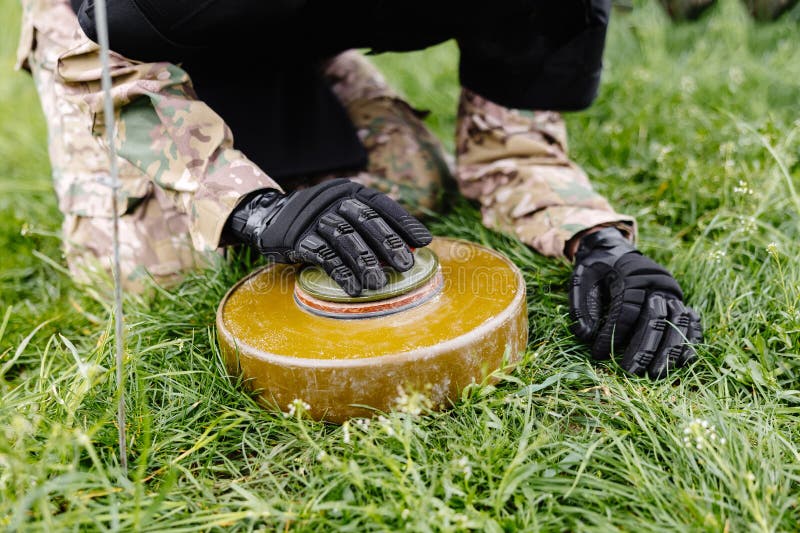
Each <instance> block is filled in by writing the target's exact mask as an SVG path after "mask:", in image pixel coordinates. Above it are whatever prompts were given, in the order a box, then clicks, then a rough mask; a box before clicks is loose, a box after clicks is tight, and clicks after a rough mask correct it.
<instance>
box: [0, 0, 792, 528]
mask: <svg viewBox="0 0 800 533" xmlns="http://www.w3.org/2000/svg"><path fill="white" fill-rule="evenodd" d="M18 18H19V7H18V5H17V3H16V2H15V1H14V0H0V20H2V21H3V22H4V23H5V25H4V28H6V29H5V30H4V31H2V32H0V62H1V63H2V65H0V69H1V70H0V220H2V221H3V222H2V226H0V249H2V253H0V398H2V400H0V527H3V528H9V529H21V530H26V531H28V530H30V531H36V530H45V531H51V530H55V529H69V530H83V529H99V530H113V529H145V530H158V529H169V530H171V531H173V532H177V531H195V530H213V529H229V528H230V529H234V530H242V531H250V530H260V529H267V530H272V529H280V530H323V531H324V530H328V529H334V528H335V529H341V530H352V531H365V530H396V529H407V530H410V531H440V530H441V531H456V530H465V529H470V528H473V529H478V530H487V531H501V530H514V529H526V530H544V531H613V530H619V531H664V530H681V531H709V532H717V531H736V532H738V531H793V530H796V529H797V527H798V526H797V525H798V523H800V507H798V497H799V495H800V483H799V482H798V480H799V479H800V268H798V257H800V140H799V137H800V105H798V102H800V81H798V80H800V61H798V58H799V57H800V40H798V39H797V32H798V12H797V11H795V12H794V13H792V14H790V16H789V17H786V18H784V19H783V20H782V21H780V22H779V23H777V24H773V25H763V26H760V25H755V24H753V23H752V22H751V21H750V20H749V19H748V18H747V17H746V16H745V14H744V12H743V10H742V9H741V8H740V3H739V2H734V1H732V0H728V1H724V0H723V1H722V2H721V3H720V5H719V6H717V8H715V9H714V10H713V11H712V13H711V14H710V16H709V17H707V18H704V19H703V20H701V21H700V22H698V23H696V24H688V25H680V26H670V25H668V24H666V21H665V18H664V17H663V16H662V14H661V12H660V11H659V10H658V9H657V8H656V6H655V2H648V3H646V4H637V7H636V9H635V10H634V11H633V13H631V14H621V13H618V14H617V15H616V17H615V20H614V21H613V25H612V28H611V33H610V38H609V42H608V48H607V53H606V63H607V69H606V72H605V78H604V84H603V88H602V93H601V95H600V97H599V99H598V101H597V102H596V104H595V105H594V106H593V107H592V108H591V109H589V110H588V111H586V112H583V113H578V114H572V115H570V116H569V117H568V122H569V126H570V132H571V143H572V146H571V149H572V154H573V157H574V158H575V160H577V161H578V162H580V163H581V164H582V165H583V166H584V167H585V168H586V169H587V171H588V172H589V173H590V175H591V176H592V177H593V179H594V181H595V183H596V185H597V187H598V188H599V189H600V190H601V191H602V192H603V193H605V194H606V195H607V196H608V197H609V198H610V199H612V201H613V202H614V204H615V205H616V206H617V207H618V208H619V209H620V210H622V211H625V212H627V213H629V214H631V215H635V216H636V217H637V219H638V220H639V223H640V228H641V240H640V245H641V247H642V248H643V249H644V250H645V251H646V252H647V253H649V254H650V255H652V256H653V257H654V258H655V259H657V260H659V261H661V262H663V263H664V264H666V265H667V266H668V267H669V268H670V269H671V270H672V271H673V272H674V273H675V274H676V277H678V279H679V280H680V282H681V284H682V285H683V288H684V290H685V292H686V294H687V295H688V300H689V302H690V304H691V305H692V306H694V307H695V308H696V309H698V310H699V311H700V312H701V313H702V314H703V318H704V323H705V326H706V345H704V346H702V347H700V348H699V355H700V359H699V361H698V362H697V364H695V365H694V366H693V367H692V368H691V369H689V370H686V371H683V372H681V373H680V375H679V379H676V380H674V381H671V382H660V383H651V382H650V381H647V380H645V379H637V378H631V377H629V376H626V375H625V374H623V373H622V372H621V371H620V369H619V368H618V367H617V366H615V365H614V364H613V363H607V364H594V363H592V362H590V361H589V360H588V358H587V350H586V349H585V348H584V347H583V346H581V345H580V344H579V343H578V342H577V341H576V340H575V339H574V337H573V336H572V335H571V334H570V333H569V330H568V318H567V301H566V292H565V286H566V281H567V280H568V277H569V274H570V267H569V265H567V264H566V263H564V262H557V261H551V260H548V259H545V258H542V257H539V256H537V255H536V254H534V253H533V252H531V251H530V250H528V249H527V248H525V247H524V246H522V245H520V244H518V243H515V242H513V241H512V240H510V239H508V238H505V237H503V236H499V235H497V234H494V233H492V232H489V231H487V230H485V229H483V228H482V227H481V226H480V223H479V219H478V214H477V212H476V210H475V209H474V207H472V206H470V205H467V204H466V203H465V202H459V203H458V204H457V207H456V208H455V209H454V210H453V211H452V212H451V213H448V214H447V215H445V216H442V217H441V218H440V219H438V220H436V221H435V222H434V223H433V228H434V229H435V231H436V232H437V233H439V234H445V235H455V236H459V237H465V238H469V239H472V240H475V241H478V242H482V243H485V244H488V245H490V246H493V247H495V248H497V249H499V250H502V251H503V252H505V253H506V254H508V255H509V256H510V257H512V258H513V260H514V261H515V262H516V263H517V264H518V265H519V266H520V267H522V268H523V269H524V271H525V273H526V277H527V283H528V289H529V295H530V296H529V303H530V318H531V331H530V345H529V350H528V353H527V354H526V356H525V358H524V361H523V363H522V364H521V365H520V367H519V368H518V369H517V370H516V371H515V372H514V373H513V374H511V375H507V376H501V379H500V381H499V383H497V384H496V385H495V386H483V387H473V388H471V389H469V390H468V391H466V392H465V393H464V397H463V401H462V402H461V403H460V404H459V405H458V406H457V407H455V408H454V409H452V410H450V411H448V412H445V413H425V414H424V415H423V416H418V415H414V414H409V413H401V412H397V413H389V414H386V415H385V417H384V418H382V419H376V420H373V421H372V422H371V423H370V424H369V426H365V425H364V424H360V423H359V424H356V423H352V424H350V425H348V426H347V427H340V426H332V425H325V424H320V423H315V422H310V421H307V420H304V419H302V418H300V417H290V418H285V417H283V416H281V415H280V414H275V413H271V412H267V411H264V410H262V409H261V408H259V407H258V406H257V405H256V403H255V402H254V400H253V399H252V398H250V397H249V396H247V395H246V394H244V393H243V392H242V389H241V387H240V384H238V383H236V382H233V381H231V380H229V379H228V378H227V377H226V372H225V370H224V367H223V365H222V363H221V360H220V356H219V353H218V352H217V350H216V347H215V338H214V329H213V320H214V312H215V307H216V304H217V303H218V301H219V300H220V298H221V297H222V295H223V294H224V292H225V290H226V289H227V288H228V287H229V286H230V285H231V284H232V283H233V282H234V281H235V280H237V279H238V278H240V277H241V276H242V275H244V274H245V273H246V272H247V271H248V269H249V268H251V267H252V262H250V261H249V260H248V259H247V258H239V259H238V260H232V261H230V262H228V263H226V264H224V265H220V266H219V268H217V269H215V270H212V271H207V272H204V273H200V274H198V275H197V276H195V277H193V278H192V279H189V280H187V281H186V282H185V283H184V284H183V285H182V286H181V287H179V288H178V289H176V290H174V291H171V292H157V293H156V294H155V295H154V296H153V297H151V298H147V299H136V298H130V299H129V300H128V301H127V304H126V305H127V307H126V309H127V312H128V316H127V330H128V335H129V337H128V363H127V370H128V380H127V384H128V389H127V392H126V394H127V408H128V435H129V449H130V460H131V470H130V475H129V478H128V479H125V478H123V477H122V476H121V475H120V470H119V468H118V465H117V459H116V438H117V429H116V426H115V406H114V397H115V396H114V395H115V387H114V363H113V357H112V345H113V342H112V335H111V334H112V330H113V328H112V325H111V319H110V313H109V309H108V308H107V307H106V306H103V305H101V304H99V303H96V302H95V301H94V300H93V299H92V298H90V297H89V296H88V295H86V294H85V293H84V292H82V291H81V290H80V289H79V288H77V287H75V286H74V285H73V284H72V282H71V281H70V279H69V277H68V276H67V275H66V274H65V272H64V261H63V259H62V257H61V252H60V241H59V236H58V232H59V224H60V215H59V213H58V210H57V207H56V205H55V200H54V195H53V193H52V191H51V187H50V178H49V168H48V163H47V155H46V146H45V139H46V131H45V127H44V124H43V120H42V117H41V112H40V110H39V107H38V102H37V99H36V95H35V91H34V89H33V86H32V84H31V81H30V79H29V77H28V76H26V75H25V74H20V73H14V72H12V70H11V63H12V57H13V52H14V46H15V39H16V34H17V30H16V21H17V20H18ZM454 56H455V50H454V47H453V46H452V45H445V46H442V47H437V48H435V49H432V50H429V51H426V52H423V53H420V54H414V55H411V56H385V57H381V58H379V59H378V61H379V63H380V65H381V66H382V67H383V68H384V69H385V70H386V72H387V74H388V75H389V77H390V78H391V80H392V81H393V82H394V83H396V84H397V85H398V86H400V87H401V88H402V89H403V90H404V91H405V92H406V93H407V94H408V96H409V97H410V98H411V100H412V101H413V103H414V104H415V105H417V106H419V107H426V108H429V109H432V110H433V111H434V112H435V113H434V117H433V118H431V119H430V120H431V125H432V126H433V127H434V128H435V130H436V131H437V132H438V133H439V134H440V135H441V136H442V137H443V139H445V140H446V142H450V143H451V145H452V141H451V139H452V128H453V124H454V111H455V110H454V105H455V101H456V96H457V85H456V78H455V66H456V65H455V62H454V59H455V58H454ZM410 73H414V74H415V77H412V76H411V75H410ZM743 189H744V190H745V191H744V192H742V190H743ZM750 190H752V193H750ZM308 401H313V398H312V399H308ZM702 421H706V422H702ZM704 423H708V424H709V427H708V428H704V427H703V425H704ZM711 425H713V431H712V429H711ZM687 432H688V433H687ZM712 435H713V436H714V437H713V438H712ZM687 436H689V437H691V443H692V444H693V445H692V446H686V445H685V442H684V438H685V437H687ZM698 438H699V439H700V443H701V446H700V448H699V449H698V447H697V446H696V443H697V442H698V441H697V439H698Z"/></svg>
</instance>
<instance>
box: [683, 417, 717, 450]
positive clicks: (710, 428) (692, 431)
mask: <svg viewBox="0 0 800 533" xmlns="http://www.w3.org/2000/svg"><path fill="white" fill-rule="evenodd" d="M717 443H718V444H725V439H724V438H720V437H719V435H718V434H717V428H716V427H715V426H714V424H712V423H710V422H709V421H708V420H706V419H704V418H695V419H693V420H692V421H691V422H689V424H687V425H686V427H684V428H683V445H684V446H686V447H688V448H695V449H697V450H702V449H703V448H705V447H710V446H712V445H714V444H717Z"/></svg>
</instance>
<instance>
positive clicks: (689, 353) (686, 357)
mask: <svg viewBox="0 0 800 533" xmlns="http://www.w3.org/2000/svg"><path fill="white" fill-rule="evenodd" d="M686 310H687V311H688V312H689V328H688V332H687V333H686V339H687V342H686V343H685V344H684V346H683V352H681V355H680V358H679V359H678V366H684V365H688V364H690V363H692V362H693V361H694V360H695V359H697V351H695V349H694V345H695V344H700V343H702V342H703V326H702V324H701V322H700V315H698V314H697V312H695V310H694V309H692V308H691V307H687V308H686Z"/></svg>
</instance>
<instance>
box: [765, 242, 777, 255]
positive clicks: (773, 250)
mask: <svg viewBox="0 0 800 533" xmlns="http://www.w3.org/2000/svg"><path fill="white" fill-rule="evenodd" d="M767 253H768V254H769V255H771V256H772V257H778V243H776V242H771V243H769V244H768V245H767Z"/></svg>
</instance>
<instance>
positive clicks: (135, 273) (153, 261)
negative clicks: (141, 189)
mask: <svg viewBox="0 0 800 533" xmlns="http://www.w3.org/2000/svg"><path fill="white" fill-rule="evenodd" d="M113 223H114V222H113V219H110V218H106V217H84V216H78V215H66V216H65V217H64V251H65V255H66V258H67V264H68V265H69V269H70V272H71V273H72V275H73V278H74V279H75V280H76V281H78V282H79V283H84V284H87V285H91V286H92V287H93V288H95V289H100V291H101V292H103V293H110V288H111V287H112V285H111V279H110V276H109V272H110V271H111V268H112V263H111V258H112V255H113V247H112V231H113ZM189 223H190V222H189V217H188V215H186V214H185V213H181V212H180V211H178V210H177V209H176V207H175V205H174V203H173V202H172V201H171V199H169V198H167V196H166V195H165V193H164V192H163V191H162V190H161V189H158V188H153V192H152V194H151V195H149V196H148V197H146V198H145V199H144V200H143V201H142V202H141V203H139V204H138V205H137V206H136V207H135V208H134V209H132V210H131V211H129V212H128V213H126V214H125V216H123V217H120V219H119V236H120V266H121V281H122V286H123V287H124V288H125V289H126V290H128V291H130V292H136V293H139V292H142V291H143V290H144V289H145V287H146V286H147V280H148V279H150V278H152V280H153V281H155V282H156V283H157V284H159V285H162V286H169V285H172V284H174V283H176V282H178V281H180V280H181V279H182V278H183V276H184V275H185V273H186V272H188V271H190V270H192V269H193V268H195V267H196V266H198V265H200V264H208V258H207V257H205V255H204V254H201V253H200V252H198V251H196V250H195V248H194V246H193V245H192V239H191V236H190V234H189Z"/></svg>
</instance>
